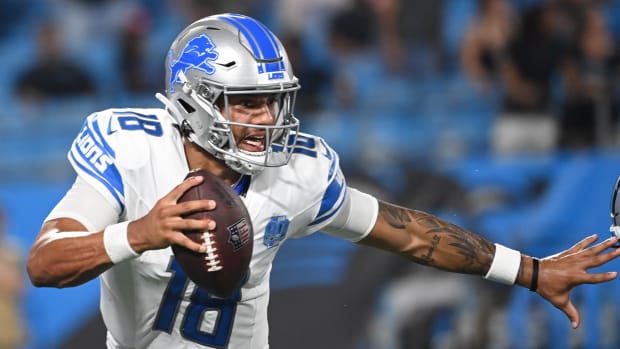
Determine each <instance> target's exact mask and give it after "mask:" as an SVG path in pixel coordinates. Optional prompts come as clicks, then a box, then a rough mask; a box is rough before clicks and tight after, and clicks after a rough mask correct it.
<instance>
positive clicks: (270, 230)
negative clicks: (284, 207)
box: [263, 216, 289, 248]
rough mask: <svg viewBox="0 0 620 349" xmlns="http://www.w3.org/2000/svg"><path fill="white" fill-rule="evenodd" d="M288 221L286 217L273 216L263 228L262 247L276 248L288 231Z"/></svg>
mask: <svg viewBox="0 0 620 349" xmlns="http://www.w3.org/2000/svg"><path fill="white" fill-rule="evenodd" d="M288 224H289V219H288V218H287V217H286V216H273V217H271V220H269V223H267V226H266V227H265V236H264V237H263V245H265V246H267V248H272V247H275V246H278V245H279V244H280V241H282V240H284V237H285V236H286V233H287V231H288Z"/></svg>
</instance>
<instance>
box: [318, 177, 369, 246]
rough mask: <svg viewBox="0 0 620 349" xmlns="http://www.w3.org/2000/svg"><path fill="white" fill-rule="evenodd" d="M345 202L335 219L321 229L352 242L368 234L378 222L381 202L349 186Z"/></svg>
mask: <svg viewBox="0 0 620 349" xmlns="http://www.w3.org/2000/svg"><path fill="white" fill-rule="evenodd" d="M346 191H347V192H346V196H345V202H344V203H343V205H342V208H341V209H340V210H339V211H338V213H337V214H336V216H335V217H334V219H333V220H332V221H331V222H330V223H329V224H328V225H327V226H325V227H324V228H323V229H321V231H323V232H325V233H327V234H330V235H334V236H338V237H341V238H344V239H347V240H350V241H352V242H358V241H360V240H362V239H363V238H365V237H366V236H368V234H370V231H371V230H372V228H374V226H375V223H376V222H377V216H378V214H379V202H378V201H377V199H376V198H375V197H374V196H372V195H369V194H366V193H363V192H361V191H359V190H357V189H355V188H350V187H347V189H346Z"/></svg>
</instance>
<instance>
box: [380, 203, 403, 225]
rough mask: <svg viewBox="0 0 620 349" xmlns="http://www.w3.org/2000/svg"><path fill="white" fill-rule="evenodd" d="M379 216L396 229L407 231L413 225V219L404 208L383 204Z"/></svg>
mask: <svg viewBox="0 0 620 349" xmlns="http://www.w3.org/2000/svg"><path fill="white" fill-rule="evenodd" d="M379 214H380V215H381V216H383V218H384V219H385V221H386V222H388V224H389V225H390V226H392V227H393V228H396V229H405V228H406V227H407V224H409V223H411V217H409V214H408V213H407V211H406V210H404V209H403V208H402V207H397V206H391V205H385V204H381V205H380V206H379Z"/></svg>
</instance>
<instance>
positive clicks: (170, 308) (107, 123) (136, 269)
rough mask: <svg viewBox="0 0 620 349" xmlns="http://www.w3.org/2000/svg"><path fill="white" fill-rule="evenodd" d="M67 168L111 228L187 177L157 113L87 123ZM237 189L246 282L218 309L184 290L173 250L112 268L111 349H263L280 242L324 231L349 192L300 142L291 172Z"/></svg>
mask: <svg viewBox="0 0 620 349" xmlns="http://www.w3.org/2000/svg"><path fill="white" fill-rule="evenodd" d="M69 159H70V161H71V163H72V165H73V167H74V168H75V170H76V172H77V173H78V175H79V176H80V177H81V178H83V179H85V180H86V181H87V182H88V183H90V184H91V185H92V186H93V187H95V188H96V189H97V190H98V191H99V192H100V193H101V194H102V195H104V196H105V197H106V198H107V199H108V201H109V202H110V203H112V204H113V205H114V206H115V207H116V208H117V210H118V214H119V220H118V221H126V220H135V219H138V218H141V217H143V216H144V215H146V214H147V213H148V212H149V211H150V210H151V208H152V207H153V206H154V205H155V203H156V202H157V200H159V199H160V198H161V197H163V196H164V195H166V194H167V193H169V192H170V190H172V189H173V188H174V187H175V186H176V185H177V184H179V183H180V182H181V181H182V180H183V179H184V178H185V175H186V174H187V173H188V171H189V168H188V165H187V161H186V158H185V153H184V150H183V143H182V137H181V135H180V132H179V131H178V130H177V128H176V127H175V125H174V124H173V121H172V119H171V118H170V117H169V116H168V114H167V113H166V111H165V110H162V109H110V110H106V111H102V112H99V113H95V114H92V115H91V116H89V117H88V118H87V120H86V122H85V123H84V126H83V128H82V130H81V131H80V134H79V135H78V137H77V138H76V140H75V141H74V143H73V146H72V148H71V150H70V152H69ZM235 189H236V190H237V192H238V193H241V194H242V195H241V197H242V199H243V201H244V203H245V205H246V206H247V209H248V211H249V213H250V216H251V218H252V224H253V228H254V250H253V256H252V260H251V263H250V274H249V275H250V276H249V279H248V281H247V282H246V283H245V284H244V285H243V287H242V288H241V289H240V290H239V291H238V292H237V293H236V294H235V295H234V296H233V297H231V298H230V299H226V300H224V299H218V298H212V297H210V296H209V295H208V294H206V292H205V291H204V290H203V289H200V288H198V287H196V286H195V284H194V283H192V282H191V281H189V280H188V278H187V276H186V275H185V273H184V272H183V271H182V270H181V268H180V267H179V265H178V264H177V263H176V261H175V259H174V258H173V254H172V250H171V248H166V249H162V250H153V251H147V252H145V253H143V254H142V255H140V256H139V257H137V258H135V259H132V260H129V261H126V262H122V263H119V264H117V265H115V266H114V267H113V268H111V269H109V270H107V271H106V272H105V273H103V274H102V275H101V312H102V315H103V319H104V322H105V324H106V326H107V328H108V346H109V347H110V348H150V349H159V348H161V349H170V348H175V349H176V348H205V347H206V348H240V349H241V348H243V349H248V348H261V349H263V348H268V346H269V345H268V324H267V305H268V301H269V274H270V271H271V265H272V261H273V259H274V257H275V255H276V252H277V251H278V249H279V248H280V246H282V244H283V243H284V242H285V241H286V240H287V239H289V238H297V237H302V236H306V235H308V234H311V233H313V232H316V231H318V230H319V229H321V228H322V227H324V226H325V225H326V224H328V223H329V222H330V221H331V219H332V218H333V217H334V215H335V213H336V212H338V210H339V209H340V208H341V206H342V203H343V201H344V198H345V196H346V195H347V190H346V185H345V181H344V177H343V175H342V172H341V170H340V167H339V164H338V156H337V154H336V153H335V152H334V151H333V150H332V149H331V148H330V147H329V146H327V144H326V143H325V142H324V141H323V140H322V139H321V138H318V137H316V136H312V135H308V134H303V133H300V134H298V137H297V143H296V145H295V148H294V154H293V156H292V158H291V160H290V162H289V164H288V165H286V166H282V167H276V168H266V169H265V170H264V171H263V172H261V173H260V174H257V175H254V176H252V177H249V176H244V177H243V178H242V179H241V181H239V183H238V184H237V185H236V187H235ZM112 223H115V222H110V224H112ZM360 234H361V233H360ZM346 237H347V238H349V239H351V240H356V239H359V238H361V236H350V235H349V236H346Z"/></svg>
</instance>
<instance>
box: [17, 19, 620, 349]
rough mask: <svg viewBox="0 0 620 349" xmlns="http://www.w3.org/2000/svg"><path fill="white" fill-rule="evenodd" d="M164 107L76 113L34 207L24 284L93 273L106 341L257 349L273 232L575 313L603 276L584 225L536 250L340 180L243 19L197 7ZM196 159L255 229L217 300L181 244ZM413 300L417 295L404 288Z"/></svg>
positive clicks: (281, 56)
mask: <svg viewBox="0 0 620 349" xmlns="http://www.w3.org/2000/svg"><path fill="white" fill-rule="evenodd" d="M165 69H166V91H165V92H166V95H165V96H164V95H161V94H157V98H159V99H160V100H161V101H162V102H163V104H164V108H161V109H140V108H132V109H108V110H104V111H99V112H96V113H93V114H92V115H90V116H88V117H87V118H86V121H85V122H84V125H83V127H82V129H81V130H80V132H79V134H78V135H77V137H76V139H75V141H74V142H73V145H72V146H71V149H70V151H69V154H68V157H69V161H70V162H71V164H72V165H73V168H74V169H75V171H76V173H77V176H76V179H75V182H74V184H73V186H72V187H71V188H70V189H69V190H68V191H67V193H66V194H65V196H64V197H63V198H62V199H61V200H60V201H59V202H58V204H57V205H56V206H55V207H54V208H53V210H52V211H51V212H50V213H49V215H48V216H47V218H46V219H45V221H44V223H43V226H42V228H41V231H40V233H39V235H38V237H37V239H36V241H35V242H34V244H33V246H32V249H31V252H30V255H29V260H28V273H29V276H30V279H31V281H32V283H33V284H34V285H35V286H46V287H69V286H75V285H80V284H82V283H85V282H88V281H89V280H92V279H94V278H96V277H100V280H101V313H102V315H103V320H104V322H105V325H106V327H107V347H108V348H150V349H158V348H162V349H164V348H165V349H169V348H242V349H248V348H261V349H262V348H267V347H268V346H269V344H268V324H267V305H268V302H269V274H270V270H271V265H272V262H273V260H274V258H275V256H276V253H277V252H278V249H279V248H280V247H281V246H282V244H283V243H284V242H285V241H286V240H287V239H290V238H299V237H303V236H306V235H309V234H312V233H314V232H317V231H319V230H321V231H323V232H325V233H328V234H332V235H335V236H338V237H341V238H344V239H348V240H350V241H353V242H357V243H360V244H363V245H368V246H374V247H377V248H380V249H385V250H388V251H392V252H394V253H397V254H399V255H402V256H404V257H406V258H409V259H410V260H411V261H413V262H416V263H421V264H424V265H428V266H431V267H434V268H437V269H440V270H444V271H451V272H458V273H466V274H474V275H479V276H482V277H484V278H486V279H489V280H492V281H495V282H500V283H505V284H515V283H516V284H518V285H520V286H523V287H528V288H530V289H531V290H532V291H536V292H538V293H539V294H540V295H541V296H542V297H544V298H545V299H547V300H548V301H549V302H551V303H552V304H553V305H555V306H556V307H557V308H559V309H560V310H561V311H563V312H564V313H566V315H567V316H568V318H569V319H570V321H571V323H572V325H573V327H577V326H578V325H579V321H580V318H579V313H578V311H577V310H576V309H575V307H574V306H573V304H572V303H571V301H570V298H569V294H570V291H571V289H572V288H573V287H575V286H577V285H579V284H583V283H600V282H604V281H609V280H612V279H614V278H615V277H616V273H615V272H606V273H588V272H587V270H588V269H589V268H592V267H597V266H600V265H603V264H605V263H607V262H609V261H610V260H612V259H614V258H616V257H617V256H618V255H619V254H620V250H612V251H611V252H609V253H603V252H604V251H606V250H607V249H608V248H609V247H611V246H613V245H614V244H616V242H617V239H616V238H611V239H609V240H606V241H604V242H602V243H599V244H596V245H593V243H594V242H595V241H596V240H597V237H596V236H590V237H587V238H585V239H584V240H583V241H581V242H579V243H577V244H576V245H575V246H574V247H572V248H571V249H569V250H567V251H564V252H561V253H558V254H557V255H554V256H552V257H548V258H544V259H540V260H539V259H537V258H532V257H529V256H527V255H525V254H522V253H520V252H519V251H516V250H513V249H510V248H507V247H504V246H502V245H499V244H493V243H492V242H489V241H487V240H485V239H484V238H482V237H480V236H478V235H476V234H474V233H472V232H469V231H467V230H465V229H463V228H460V227H458V226H455V225H453V224H450V223H449V222H446V221H444V220H442V219H440V218H438V217H435V216H433V215H430V214H428V213H424V212H420V211H415V210H412V209H408V208H404V207H398V206H395V205H392V204H390V203H387V202H383V201H380V200H378V199H377V198H375V197H373V196H371V195H369V194H366V193H363V192H361V191H358V190H356V189H354V188H351V187H348V186H347V184H346V181H345V178H344V177H343V174H342V172H341V170H340V166H339V159H338V154H337V153H336V152H335V151H334V150H333V149H331V148H330V147H329V145H328V144H327V143H326V142H325V141H324V140H323V139H321V138H320V137H318V136H315V135H311V134H305V133H301V132H300V131H299V120H298V119H297V118H296V117H295V115H294V114H293V109H294V105H295V98H296V93H297V91H298V89H299V87H300V85H299V82H298V80H297V78H296V77H295V76H294V74H293V70H292V67H291V64H290V62H289V60H288V58H287V55H286V52H285V49H284V47H282V44H281V42H280V41H279V40H278V38H277V37H276V36H275V35H274V34H273V33H272V32H271V31H270V30H268V29H267V28H266V27H265V26H264V25H263V24H262V23H260V22H258V21H256V20H255V19H252V18H249V17H246V16H243V15H236V14H221V15H214V16H210V17H206V18H203V19H200V20H198V21H196V22H194V23H192V24H191V25H189V26H188V27H187V28H186V29H184V30H183V31H182V32H181V33H180V34H179V35H178V37H177V38H176V39H175V41H174V42H173V43H172V45H171V48H170V51H169V53H168V55H167V59H166V65H165ZM197 168H204V169H208V170H209V171H211V172H212V173H214V174H216V175H217V176H219V177H221V178H222V179H223V180H224V181H226V182H227V183H229V184H230V185H231V186H233V187H234V188H235V190H236V191H237V193H239V195H240V196H241V197H242V198H243V201H244V203H245V205H246V206H247V208H248V211H249V213H250V215H251V218H252V224H253V227H254V232H255V235H254V241H253V244H254V247H253V257H252V261H251V264H250V272H249V277H248V278H247V281H246V282H245V283H244V284H243V286H242V287H241V288H240V289H239V290H238V292H236V293H235V294H234V295H233V296H232V297H230V298H229V299H219V298H215V297H212V296H210V295H209V294H207V293H206V292H205V291H204V290H203V289H200V288H197V287H196V286H195V284H193V283H192V282H191V281H189V280H188V278H187V276H186V275H185V273H184V272H183V270H182V269H181V268H180V267H179V265H178V264H177V262H176V260H175V259H174V257H173V253H172V251H171V248H170V246H171V245H172V244H178V245H181V246H184V247H186V248H188V249H190V250H193V251H196V252H202V251H203V250H204V247H203V246H201V245H200V244H198V243H196V242H193V241H192V240H190V239H189V238H187V237H186V236H185V235H184V234H183V233H182V231H183V230H210V229H213V228H214V227H215V225H216V224H217V222H213V221H211V220H209V219H204V220H193V219H185V218H183V217H184V216H185V215H186V214H188V213H191V212H195V211H199V210H212V209H213V208H214V205H215V203H214V202H213V201H212V200H195V201H190V202H184V203H180V204H177V199H178V198H179V197H180V196H181V195H182V194H183V193H184V192H185V191H186V190H188V189H189V188H191V187H192V186H195V185H197V184H198V183H200V181H201V180H202V178H200V177H198V178H192V179H189V180H186V181H183V178H184V177H185V175H186V174H187V173H188V171H190V170H193V169H197ZM412 297H415V295H412Z"/></svg>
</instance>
